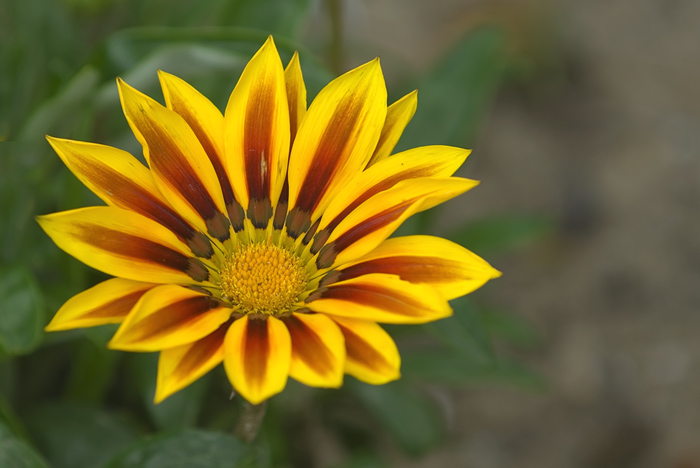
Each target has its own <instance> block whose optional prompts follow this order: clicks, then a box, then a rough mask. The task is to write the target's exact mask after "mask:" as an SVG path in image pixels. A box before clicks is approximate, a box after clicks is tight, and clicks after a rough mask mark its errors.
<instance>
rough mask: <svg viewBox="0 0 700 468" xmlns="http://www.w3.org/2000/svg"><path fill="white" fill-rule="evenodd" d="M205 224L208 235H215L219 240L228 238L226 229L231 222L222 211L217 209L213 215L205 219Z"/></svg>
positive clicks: (228, 233)
mask: <svg viewBox="0 0 700 468" xmlns="http://www.w3.org/2000/svg"><path fill="white" fill-rule="evenodd" d="M205 224H206V226H207V231H208V232H209V235H210V236H212V237H216V238H217V239H219V240H220V241H221V242H223V241H225V240H226V239H228V238H229V237H230V235H231V233H230V232H229V229H228V228H229V226H230V225H231V224H230V223H229V220H228V218H227V217H226V216H225V215H224V214H223V213H220V212H218V211H217V212H216V213H215V214H214V216H212V217H211V218H208V219H206V220H205Z"/></svg>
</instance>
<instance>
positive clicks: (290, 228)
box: [287, 208, 311, 239]
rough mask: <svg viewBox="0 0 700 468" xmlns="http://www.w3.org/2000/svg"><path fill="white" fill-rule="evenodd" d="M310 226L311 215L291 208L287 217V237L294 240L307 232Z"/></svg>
mask: <svg viewBox="0 0 700 468" xmlns="http://www.w3.org/2000/svg"><path fill="white" fill-rule="evenodd" d="M310 226H311V214H310V213H309V212H308V211H304V210H302V209H300V208H292V211H290V212H289V214H288V215H287V235H289V236H290V237H292V238H294V239H296V238H297V237H299V236H300V235H301V234H303V233H305V232H306V231H308V230H309V227H310Z"/></svg>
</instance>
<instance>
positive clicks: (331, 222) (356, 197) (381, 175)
mask: <svg viewBox="0 0 700 468" xmlns="http://www.w3.org/2000/svg"><path fill="white" fill-rule="evenodd" d="M469 153H470V151H469V150H464V149H461V148H454V147H450V146H424V147H421V148H415V149H411V150H408V151H404V152H402V153H399V154H396V155H394V156H392V157H391V158H390V159H387V160H383V161H381V162H379V163H377V164H375V165H374V166H372V167H371V168H369V169H366V170H365V171H363V172H362V173H360V174H358V175H357V176H356V177H354V178H353V179H352V180H351V181H349V183H348V184H347V186H346V188H344V189H343V190H342V191H341V192H339V193H338V195H337V196H336V197H335V198H333V200H332V201H331V203H330V204H329V205H328V208H327V209H326V211H325V212H324V213H323V219H322V221H321V225H320V226H319V232H318V234H316V238H315V241H314V244H313V245H312V247H311V252H312V253H315V252H317V251H318V250H319V249H320V246H321V245H323V243H325V242H326V240H327V239H328V236H329V235H330V233H331V231H333V230H334V229H335V228H336V227H337V226H338V224H340V222H341V221H342V220H343V219H345V218H346V217H347V216H348V215H349V214H350V213H352V211H353V210H355V209H356V208H357V207H358V206H360V205H361V204H362V203H364V202H365V201H367V200H368V199H369V198H371V197H372V196H374V195H376V194H377V193H380V192H383V191H385V190H388V189H390V188H392V187H393V186H395V185H396V184H397V183H399V182H401V181H403V180H407V179H417V178H424V177H449V176H451V175H452V174H454V173H455V171H456V170H457V169H459V167H460V166H461V165H462V163H464V160H465V159H466V158H467V156H468V155H469Z"/></svg>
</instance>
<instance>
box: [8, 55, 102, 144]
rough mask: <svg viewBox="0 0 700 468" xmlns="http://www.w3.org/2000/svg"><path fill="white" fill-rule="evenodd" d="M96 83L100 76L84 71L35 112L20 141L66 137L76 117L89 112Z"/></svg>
mask: <svg viewBox="0 0 700 468" xmlns="http://www.w3.org/2000/svg"><path fill="white" fill-rule="evenodd" d="M98 82H99V73H98V72H97V70H95V69H94V68H92V67H85V68H83V69H82V70H81V71H80V72H79V73H78V74H77V75H75V77H74V78H73V79H72V80H71V81H70V82H69V83H68V84H67V85H66V86H65V87H64V88H63V90H62V91H61V92H60V93H59V94H58V95H57V96H56V97H54V98H52V99H50V100H48V101H46V102H45V103H44V104H43V105H42V106H41V107H40V108H39V109H38V110H37V111H36V112H34V113H33V114H32V115H31V117H30V118H29V120H28V121H27V123H26V124H25V125H24V127H23V128H22V131H21V132H20V134H19V139H20V140H33V139H37V138H42V137H43V135H46V134H61V135H65V134H66V133H67V132H68V131H69V130H68V129H70V128H71V127H73V126H74V125H75V121H76V120H75V119H76V116H80V115H82V114H83V113H84V112H86V110H85V109H86V108H88V109H89V106H88V104H89V103H90V100H91V98H92V96H93V93H94V91H95V89H96V88H97V84H98Z"/></svg>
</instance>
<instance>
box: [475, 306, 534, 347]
mask: <svg viewBox="0 0 700 468" xmlns="http://www.w3.org/2000/svg"><path fill="white" fill-rule="evenodd" d="M479 321H480V322H481V323H482V326H483V327H484V328H485V329H486V330H487V331H488V333H490V334H491V336H493V337H494V338H502V339H504V340H506V341H508V342H510V343H513V344H515V345H518V346H522V347H526V348H532V347H534V346H536V345H537V344H538V343H539V342H540V341H541V338H540V334H539V333H538V331H537V330H536V329H535V328H534V327H533V326H532V324H531V323H530V322H528V321H527V320H525V319H524V318H522V317H520V316H518V315H516V314H513V313H506V312H503V311H499V310H494V309H489V308H487V309H484V310H482V311H481V312H480V314H479Z"/></svg>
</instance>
